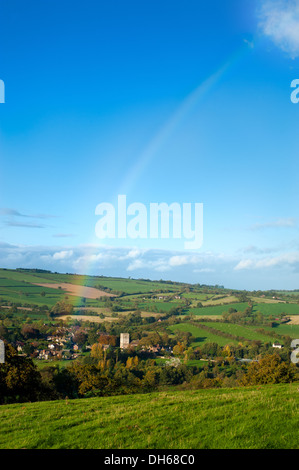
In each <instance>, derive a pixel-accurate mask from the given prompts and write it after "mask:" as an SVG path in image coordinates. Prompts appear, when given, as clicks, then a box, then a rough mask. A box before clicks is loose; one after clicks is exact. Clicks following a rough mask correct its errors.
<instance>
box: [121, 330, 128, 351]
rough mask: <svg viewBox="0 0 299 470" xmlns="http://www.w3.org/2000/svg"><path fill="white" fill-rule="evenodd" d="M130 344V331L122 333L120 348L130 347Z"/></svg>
mask: <svg viewBox="0 0 299 470" xmlns="http://www.w3.org/2000/svg"><path fill="white" fill-rule="evenodd" d="M129 344H130V335H129V333H121V334H120V348H121V349H126V348H128V347H129Z"/></svg>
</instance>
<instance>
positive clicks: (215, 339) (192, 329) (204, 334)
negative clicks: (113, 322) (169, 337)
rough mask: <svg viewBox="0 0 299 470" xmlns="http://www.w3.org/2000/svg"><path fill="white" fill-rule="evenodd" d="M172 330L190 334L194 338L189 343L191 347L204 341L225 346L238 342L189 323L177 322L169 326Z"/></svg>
mask: <svg viewBox="0 0 299 470" xmlns="http://www.w3.org/2000/svg"><path fill="white" fill-rule="evenodd" d="M169 329H170V330H171V331H172V332H175V331H187V332H189V333H191V334H192V336H194V337H195V338H196V339H195V341H194V342H193V343H192V344H191V346H192V347H197V346H200V345H202V344H204V343H217V344H219V346H225V345H226V344H229V343H231V344H238V341H236V340H233V339H228V338H223V337H222V336H218V335H216V334H213V333H210V332H209V331H206V330H204V329H203V328H200V326H198V327H197V326H194V325H191V324H190V323H179V324H178V325H173V326H171V327H170V328H169Z"/></svg>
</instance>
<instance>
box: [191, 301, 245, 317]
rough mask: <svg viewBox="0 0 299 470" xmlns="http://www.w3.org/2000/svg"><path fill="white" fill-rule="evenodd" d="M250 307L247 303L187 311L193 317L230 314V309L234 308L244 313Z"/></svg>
mask: <svg viewBox="0 0 299 470" xmlns="http://www.w3.org/2000/svg"><path fill="white" fill-rule="evenodd" d="M247 307H248V303H247V302H238V303H231V304H227V305H214V306H210V307H201V308H189V309H186V313H187V314H193V315H201V316H203V317H204V316H206V315H223V313H224V312H228V310H229V309H230V308H234V309H236V310H238V311H239V312H243V311H244V310H245V309H246V308H247Z"/></svg>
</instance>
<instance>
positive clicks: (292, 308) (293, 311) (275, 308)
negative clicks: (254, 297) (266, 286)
mask: <svg viewBox="0 0 299 470" xmlns="http://www.w3.org/2000/svg"><path fill="white" fill-rule="evenodd" d="M253 311H254V312H257V311H260V312H261V313H262V314H263V315H278V314H280V313H286V314H287V315H299V305H298V304H286V303H282V302H277V303H273V304H272V303H271V304H267V303H260V304H254V306H253Z"/></svg>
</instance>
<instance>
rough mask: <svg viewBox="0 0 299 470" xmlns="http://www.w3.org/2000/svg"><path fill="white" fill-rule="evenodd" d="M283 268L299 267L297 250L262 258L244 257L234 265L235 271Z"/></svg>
mask: <svg viewBox="0 0 299 470" xmlns="http://www.w3.org/2000/svg"><path fill="white" fill-rule="evenodd" d="M274 267H278V268H283V267H293V268H296V269H298V268H299V252H294V253H284V254H282V255H279V256H273V257H268V258H262V259H254V260H253V259H245V260H242V261H240V262H239V263H238V264H237V265H236V266H235V267H234V270H235V271H240V270H243V269H265V268H274Z"/></svg>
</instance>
